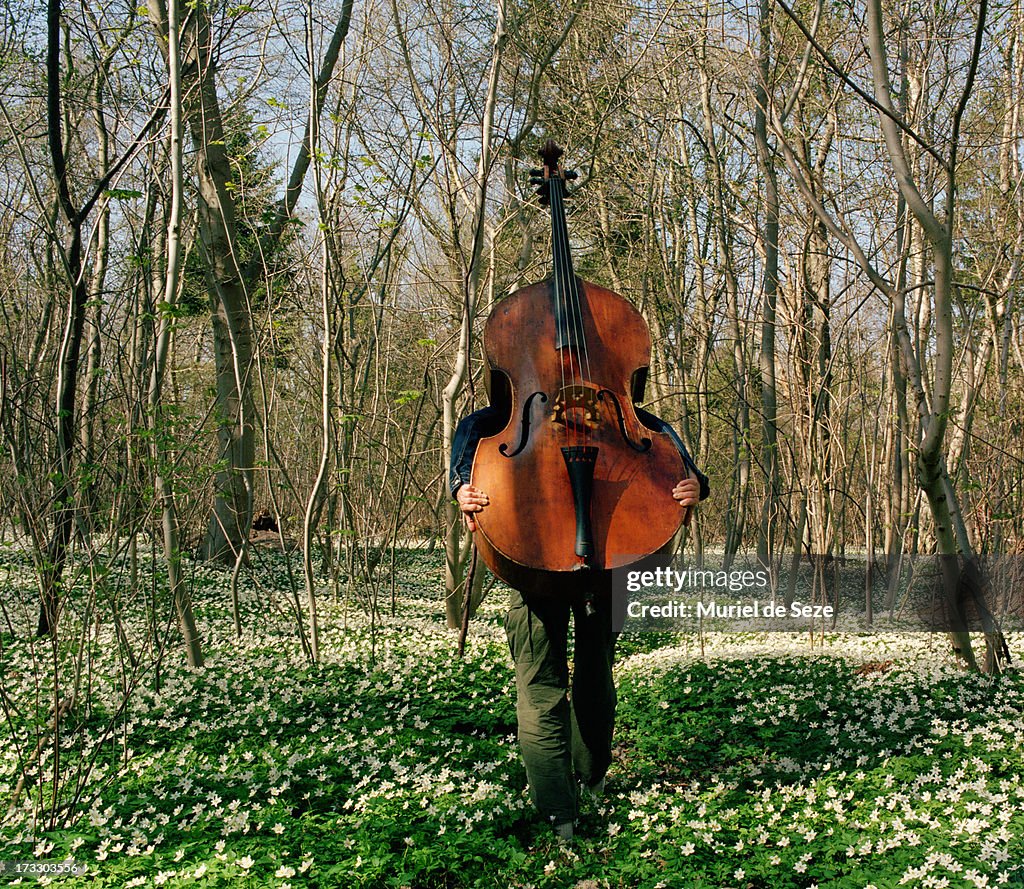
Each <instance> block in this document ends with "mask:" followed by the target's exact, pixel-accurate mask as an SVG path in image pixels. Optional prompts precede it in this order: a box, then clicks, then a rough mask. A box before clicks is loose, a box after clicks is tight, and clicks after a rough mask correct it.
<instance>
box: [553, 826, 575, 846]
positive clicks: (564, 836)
mask: <svg viewBox="0 0 1024 889" xmlns="http://www.w3.org/2000/svg"><path fill="white" fill-rule="evenodd" d="M572 831H573V825H572V822H571V821H563V822H562V823H561V824H556V825H555V834H556V836H557V837H558V838H559V839H560V840H563V841H566V842H568V841H569V840H571V839H572Z"/></svg>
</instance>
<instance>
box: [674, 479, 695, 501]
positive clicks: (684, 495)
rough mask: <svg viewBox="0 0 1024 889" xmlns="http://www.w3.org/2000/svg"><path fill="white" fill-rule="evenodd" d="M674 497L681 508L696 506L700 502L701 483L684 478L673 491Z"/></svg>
mask: <svg viewBox="0 0 1024 889" xmlns="http://www.w3.org/2000/svg"><path fill="white" fill-rule="evenodd" d="M672 497H673V499H674V500H675V501H676V502H677V503H678V504H679V505H680V506H696V505H697V504H698V503H699V502H700V482H699V481H698V480H697V479H695V478H684V479H683V480H682V481H681V482H679V483H678V484H677V485H676V486H675V487H674V488H673V489H672Z"/></svg>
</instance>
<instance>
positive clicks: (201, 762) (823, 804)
mask: <svg viewBox="0 0 1024 889" xmlns="http://www.w3.org/2000/svg"><path fill="white" fill-rule="evenodd" d="M0 562H2V563H3V565H4V570H5V571H6V574H7V584H6V585H5V589H4V591H3V595H4V597H5V605H6V606H7V610H8V612H9V613H10V614H11V615H12V621H13V624H14V630H15V631H14V632H11V631H10V629H7V630H6V632H5V633H4V634H3V635H2V637H0V638H2V645H3V647H2V652H0V669H2V674H0V675H2V687H3V692H4V699H5V701H6V707H5V710H6V712H7V713H8V718H7V719H6V720H5V721H4V722H3V723H2V724H0V739H2V740H0V749H2V750H3V754H2V756H0V807H2V811H3V812H7V815H6V818H5V819H4V820H3V821H2V822H0V860H16V859H27V858H33V857H35V858H38V859H40V860H50V861H59V860H62V859H65V858H73V859H75V860H76V861H78V862H80V863H82V864H84V865H85V866H86V868H87V872H86V873H85V874H84V875H81V876H77V877H74V878H61V879H60V882H61V883H62V884H67V885H73V886H91V887H101V886H112V887H113V886H117V887H121V886H167V887H175V886H185V885H188V886H197V885H198V886H250V887H289V886H290V887H317V889H320V887H343V889H349V887H417V889H428V887H437V889H441V887H445V889H447V887H451V889H455V887H500V889H507V887H578V889H597V887H651V889H653V887H659V886H661V887H716V889H725V887H736V889H762V887H764V889H767V887H771V889H790V887H793V889H796V887H800V889H809V887H813V886H817V887H819V889H825V887H829V889H866V887H869V886H874V887H877V889H883V887H897V886H908V885H909V886H935V887H942V886H949V887H985V886H1022V885H1024V868H1022V865H1021V862H1022V861H1024V789H1022V786H1021V785H1022V782H1021V776H1022V773H1024V762H1022V760H1024V718H1022V716H1024V681H1022V679H1021V674H1020V673H1019V672H1016V671H1014V672H1011V673H1009V674H1008V675H1006V676H1004V677H1001V678H998V679H993V678H991V677H987V676H981V675H968V674H964V673H961V672H959V671H958V670H957V669H956V668H955V665H954V664H953V662H952V660H951V658H950V656H949V655H948V653H947V650H946V646H945V644H944V640H943V639H941V638H940V637H936V636H930V635H927V634H916V635H914V634H906V635H897V634H889V635H884V636H882V635H862V636H851V635H843V636H839V635H837V636H831V637H826V638H825V639H823V640H817V641H816V643H815V646H814V647H813V648H811V647H810V646H809V643H808V640H807V639H806V638H804V637H795V636H792V635H785V634H780V633H774V634H763V635H756V634H731V635H726V634H717V635H716V634H712V635H710V636H708V637H707V638H705V639H704V640H703V649H702V647H701V644H700V640H698V639H696V638H694V637H689V636H671V635H667V634H661V635H654V634H646V635H636V636H624V637H623V638H622V639H621V640H620V646H619V653H620V662H619V664H618V666H617V676H618V680H619V692H620V695H619V722H618V727H617V731H616V762H615V764H614V765H613V767H612V770H611V772H610V774H609V781H608V792H607V794H606V796H605V798H604V799H603V800H601V801H600V803H599V804H595V803H592V802H588V803H586V804H585V805H584V807H583V811H582V814H581V819H580V824H579V827H578V836H577V839H576V840H574V841H573V842H572V843H571V844H569V845H559V844H558V843H556V842H555V841H554V839H553V836H552V834H551V832H550V829H549V828H548V827H547V825H544V824H541V823H539V821H538V819H537V818H536V816H535V815H534V813H533V811H532V809H531V807H530V804H529V802H528V799H527V796H526V793H525V775H524V772H523V769H522V766H521V764H520V762H519V756H518V751H517V749H516V745H515V740H514V734H515V708H514V692H513V688H512V686H513V676H512V671H511V666H510V664H509V659H508V652H507V648H506V644H505V641H504V637H503V633H502V631H501V614H502V611H503V596H502V594H501V593H500V592H497V591H496V592H494V593H492V595H491V597H490V599H489V600H488V601H487V603H485V606H484V608H483V609H482V613H481V615H480V616H479V617H478V618H477V619H476V620H475V621H474V623H473V625H472V628H471V634H470V641H469V645H468V649H467V654H466V658H465V660H463V661H459V660H458V659H457V658H456V657H455V656H454V648H455V638H454V635H453V634H452V633H451V632H450V631H448V630H446V629H445V628H444V626H443V622H442V621H441V619H440V617H439V614H440V610H441V609H440V603H439V601H438V594H437V590H438V589H439V587H440V585H441V568H440V564H439V563H438V560H437V558H436V557H434V556H427V555H425V554H422V553H408V554H405V555H404V556H403V558H402V559H401V560H400V566H399V577H398V578H397V587H398V590H399V594H400V595H399V599H398V603H397V609H396V615H395V616H394V617H392V616H390V615H389V614H384V615H383V616H382V617H381V618H380V620H379V622H378V625H377V627H376V630H371V627H370V625H369V622H368V621H367V620H366V619H365V618H364V617H363V616H362V615H361V614H360V613H359V611H358V610H357V609H356V608H354V607H353V606H352V605H346V603H345V602H333V601H332V599H331V595H330V594H329V593H327V592H325V593H324V594H323V596H322V598H321V601H320V611H321V615H320V616H321V646H322V650H321V662H320V663H319V664H317V665H312V664H310V663H309V662H308V661H307V660H306V659H305V658H304V657H303V655H302V652H301V647H300V645H299V643H298V640H297V638H296V635H295V632H294V629H293V622H292V620H291V619H290V617H289V616H288V611H287V609H286V608H284V607H283V606H282V605H281V602H280V601H279V602H278V607H274V606H272V605H271V602H270V597H269V590H270V589H271V588H277V590H278V595H279V596H280V595H281V591H283V589H284V583H285V580H284V578H285V577H286V572H285V571H284V569H283V566H282V564H281V563H280V562H279V561H271V562H270V563H268V564H267V565H266V566H265V567H264V568H263V569H261V573H260V575H259V576H258V577H255V578H253V579H252V580H251V582H249V583H247V584H246V585H245V587H244V588H243V591H242V593H243V624H244V626H245V628H246V629H245V632H244V634H243V637H242V638H241V639H236V638H235V637H234V633H233V628H232V623H231V619H230V615H229V613H228V594H227V590H226V584H227V577H226V576H225V575H223V574H221V573H220V572H216V571H210V570H207V569H201V568H193V569H192V574H191V577H192V582H193V586H194V596H195V598H196V611H197V618H198V621H199V625H200V627H201V629H202V631H203V634H204V645H205V649H206V653H207V657H208V664H207V667H206V668H204V669H203V670H192V669H189V668H188V667H187V666H185V664H184V662H183V655H182V653H181V651H180V644H178V642H177V640H176V637H175V633H174V631H173V626H171V627H170V629H169V630H165V629H164V627H165V626H167V621H168V615H169V607H168V605H167V603H165V602H163V600H162V596H163V594H162V593H161V592H160V591H159V590H157V592H156V596H155V598H156V610H155V616H156V617H157V621H156V625H157V635H158V637H159V638H163V637H164V635H166V639H167V642H168V645H169V648H168V650H167V652H166V654H165V655H164V656H163V658H162V660H161V661H160V663H159V668H157V667H156V666H154V665H153V661H154V656H153V652H154V651H155V650H157V649H156V648H154V643H153V638H152V629H151V628H152V626H153V617H154V612H153V611H152V610H147V609H150V608H151V606H152V598H151V597H139V598H138V600H128V599H127V598H126V597H124V599H125V600H124V601H122V602H121V605H120V608H121V612H122V619H123V621H124V627H125V631H126V634H127V638H128V639H129V641H130V642H131V644H132V646H133V652H134V653H135V655H136V656H137V657H139V660H140V663H142V664H145V665H148V666H146V667H145V668H144V669H142V670H140V671H139V674H138V675H137V676H136V677H135V679H134V680H133V678H132V677H133V673H132V671H131V669H130V666H129V664H128V662H127V660H126V658H125V657H124V653H123V649H121V648H119V646H118V644H117V642H116V637H115V635H114V631H113V628H112V626H111V624H112V621H111V620H109V619H108V617H107V615H108V614H109V611H110V607H109V598H110V596H112V592H111V590H110V589H108V588H106V587H104V588H102V589H99V590H98V591H97V594H96V597H95V598H96V602H95V605H94V608H93V612H92V615H91V617H89V618H88V620H85V619H84V618H85V615H86V605H87V603H88V602H89V599H90V597H89V592H90V590H89V588H88V587H86V586H84V585H83V586H82V587H81V589H80V590H79V591H78V593H77V594H76V596H75V599H74V601H73V603H72V604H73V607H71V608H70V609H69V611H68V612H67V614H66V615H65V617H64V618H63V621H64V622H63V624H62V640H63V641H62V642H61V644H60V646H59V647H58V649H57V651H56V653H54V652H53V651H52V650H51V647H50V646H49V645H48V643H45V642H44V643H40V642H38V641H36V640H33V638H32V636H31V633H30V629H31V628H32V625H33V621H32V620H30V618H32V617H34V614H33V613H32V598H31V597H32V595H33V593H32V589H33V587H32V578H31V574H30V572H29V571H28V568H27V562H25V561H24V559H23V558H22V556H21V554H19V553H18V552H17V551H16V550H13V549H11V548H7V549H5V550H4V551H3V552H0ZM116 573H117V572H116V571H114V572H111V575H110V576H111V577H113V576H116ZM256 581H259V582H258V583H257V582H256ZM19 603H22V605H23V606H24V607H23V608H22V609H20V608H19V607H18V604H19ZM147 603H149V604H148V605H147ZM97 615H98V617H97ZM72 640H75V641H72ZM147 640H148V641H147ZM1022 641H1024V640H1021V639H1019V638H1018V639H1016V640H1014V639H1011V649H1014V650H1016V649H1018V648H1019V647H1020V643H1021V642H1022ZM1015 643H1016V644H1015ZM147 646H148V647H147ZM54 664H56V668H55V666H54ZM76 665H77V666H76ZM55 669H56V673H55ZM76 669H77V670H79V673H80V675H81V676H82V677H83V679H82V686H83V692H82V693H81V694H80V695H79V697H78V699H77V701H76V703H75V705H74V706H73V708H72V709H71V711H70V712H69V714H68V716H67V717H66V719H65V721H64V722H63V723H62V726H61V731H62V735H61V743H60V761H59V770H58V771H59V775H60V776H61V777H60V780H59V781H58V787H57V792H56V796H54V790H53V772H54V756H53V746H54V745H53V742H52V738H45V739H44V744H43V746H42V750H43V753H42V757H41V764H36V765H33V764H32V762H31V760H32V756H31V754H32V753H33V751H34V750H35V747H36V744H37V742H38V738H39V736H40V734H41V733H42V732H44V731H45V727H46V726H47V725H48V724H49V706H50V702H51V700H52V689H53V684H54V675H56V676H57V681H58V684H59V686H60V687H61V688H62V689H67V688H68V687H70V685H71V684H72V679H71V677H73V676H74V675H75V670H76ZM85 688H88V691H89V693H88V695H86V694H85V692H84V689H85ZM126 689H128V691H127V693H126ZM27 761H28V762H29V766H30V767H29V768H28V776H29V781H28V784H27V786H26V792H25V793H23V794H22V797H21V799H20V800H19V801H18V803H17V805H15V806H14V808H13V809H12V810H11V811H9V812H8V809H9V808H10V806H11V801H12V791H13V788H14V787H15V785H16V784H17V782H18V780H19V777H20V776H21V775H22V773H23V772H24V771H25V765H26V762H27ZM55 799H56V803H54V800H55ZM73 800H74V801H75V804H74V805H73V806H72V804H71V803H72V801H73ZM52 809H55V810H56V814H55V815H54V816H53V817H50V818H47V817H45V815H43V814H42V813H46V812H49V811H51V810H52Z"/></svg>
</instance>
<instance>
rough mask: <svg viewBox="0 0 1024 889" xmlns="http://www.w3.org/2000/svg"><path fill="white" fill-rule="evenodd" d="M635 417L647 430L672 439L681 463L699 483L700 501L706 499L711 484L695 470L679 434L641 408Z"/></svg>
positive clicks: (694, 464) (695, 465) (695, 466)
mask: <svg viewBox="0 0 1024 889" xmlns="http://www.w3.org/2000/svg"><path fill="white" fill-rule="evenodd" d="M636 415H637V419H639V420H640V422H641V423H643V424H644V426H646V427H648V428H649V429H653V430H654V431H655V432H664V433H665V434H666V435H667V436H668V437H669V438H671V439H672V444H674V445H675V446H676V450H677V451H679V454H680V456H681V457H682V458H683V462H684V463H685V464H686V466H687V468H688V469H690V470H691V471H692V472H693V474H694V475H695V476H696V477H697V480H698V481H699V482H700V499H701V500H704V499H706V498H707V496H708V495H709V494H710V493H711V483H710V482H709V481H708V477H707V476H706V475H704V473H703V472H701V471H700V470H699V469H698V468H697V464H696V463H694V462H693V457H691V456H690V452H689V451H687V450H686V445H684V444H683V440H682V439H681V438H680V437H679V433H678V432H676V431H675V429H673V428H672V426H671V425H670V424H669V423H666V422H665V421H664V420H662V419H661V417H656V416H654V414H652V413H651V412H650V411H645V410H644V409H643V408H640V407H638V408H636Z"/></svg>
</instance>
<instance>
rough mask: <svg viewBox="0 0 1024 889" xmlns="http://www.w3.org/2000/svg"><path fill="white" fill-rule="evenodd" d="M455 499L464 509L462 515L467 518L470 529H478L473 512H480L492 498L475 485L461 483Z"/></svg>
mask: <svg viewBox="0 0 1024 889" xmlns="http://www.w3.org/2000/svg"><path fill="white" fill-rule="evenodd" d="M455 499H456V500H457V501H458V502H459V509H461V510H462V517H463V518H464V519H465V520H466V527H467V528H469V530H470V531H475V530H476V519H474V518H473V513H475V512H480V510H482V509H483V508H484V507H485V506H487V504H488V503H490V502H491V500H490V498H489V497H488V496H487V495H486V494H485V493H484V492H483V491H481V490H480V489H479V488H476V487H474V486H473V485H461V486H460V487H459V490H457V491H456V492H455Z"/></svg>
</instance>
